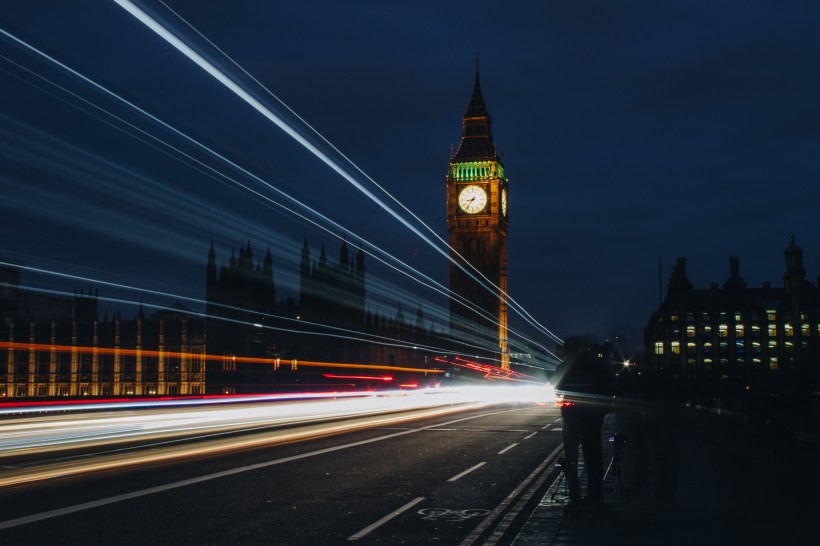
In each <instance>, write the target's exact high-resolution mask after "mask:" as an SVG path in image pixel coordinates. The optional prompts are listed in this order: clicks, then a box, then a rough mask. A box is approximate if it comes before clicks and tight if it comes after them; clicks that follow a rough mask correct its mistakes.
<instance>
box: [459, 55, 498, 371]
mask: <svg viewBox="0 0 820 546" xmlns="http://www.w3.org/2000/svg"><path fill="white" fill-rule="evenodd" d="M507 186H508V180H507V178H506V176H505V174H504V165H503V164H502V162H501V160H500V159H499V157H498V154H497V152H496V149H495V142H494V141H493V135H492V128H491V123H490V115H489V113H488V111H487V106H486V104H485V103H484V97H483V96H482V94H481V84H480V81H479V74H478V62H476V68H475V84H474V85H473V94H472V97H471V98H470V103H469V104H468V105H467V109H466V110H465V112H464V118H463V121H462V128H461V143H460V144H459V146H458V150H457V151H456V152H455V153H454V154H453V155H452V157H451V158H450V167H449V170H448V172H447V229H448V231H449V232H450V255H451V258H452V259H451V260H450V290H451V292H453V294H454V295H453V297H452V298H451V299H450V332H451V334H452V335H453V336H454V337H455V338H456V339H457V340H459V341H463V342H464V343H465V344H466V345H463V347H465V348H463V349H461V351H462V352H464V353H466V354H477V355H479V356H482V357H484V358H489V359H492V360H494V361H496V362H497V363H498V362H500V365H501V367H502V368H504V369H509V367H510V359H509V343H508V340H507V222H508V219H507V214H508V212H509V211H508V209H507V206H508V205H507V203H508V194H507V192H508V187H507ZM465 262H467V263H465ZM471 351H475V352H474V353H471Z"/></svg>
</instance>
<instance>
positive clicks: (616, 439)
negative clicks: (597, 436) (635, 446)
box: [609, 432, 626, 451]
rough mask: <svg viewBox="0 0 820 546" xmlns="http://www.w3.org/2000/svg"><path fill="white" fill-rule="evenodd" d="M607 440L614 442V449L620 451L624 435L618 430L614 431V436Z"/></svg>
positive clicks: (623, 442) (624, 438)
mask: <svg viewBox="0 0 820 546" xmlns="http://www.w3.org/2000/svg"><path fill="white" fill-rule="evenodd" d="M609 442H610V443H612V444H615V445H614V447H615V449H616V450H618V451H620V449H621V448H622V447H623V446H624V444H625V443H626V436H624V435H623V434H621V433H620V432H616V433H615V435H614V436H610V437H609Z"/></svg>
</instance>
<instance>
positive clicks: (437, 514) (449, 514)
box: [417, 508, 490, 521]
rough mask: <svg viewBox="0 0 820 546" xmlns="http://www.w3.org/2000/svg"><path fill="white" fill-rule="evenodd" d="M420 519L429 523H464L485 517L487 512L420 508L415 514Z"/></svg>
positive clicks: (480, 509) (481, 509)
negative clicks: (471, 519)
mask: <svg viewBox="0 0 820 546" xmlns="http://www.w3.org/2000/svg"><path fill="white" fill-rule="evenodd" d="M417 513H418V514H419V515H420V516H423V517H422V518H421V519H426V520H429V521H464V520H467V519H470V518H475V517H478V516H486V515H487V514H489V513H490V511H489V510H484V509H483V508H466V509H464V510H450V509H449V508H422V509H421V510H419V511H418V512H417Z"/></svg>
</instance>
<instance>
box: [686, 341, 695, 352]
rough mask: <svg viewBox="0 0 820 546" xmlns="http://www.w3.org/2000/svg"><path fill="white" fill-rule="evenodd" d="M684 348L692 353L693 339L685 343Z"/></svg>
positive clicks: (693, 350) (693, 347) (693, 349)
mask: <svg viewBox="0 0 820 546" xmlns="http://www.w3.org/2000/svg"><path fill="white" fill-rule="evenodd" d="M686 350H687V351H689V352H691V353H694V352H695V342H694V341H690V342H688V343H687V344H686Z"/></svg>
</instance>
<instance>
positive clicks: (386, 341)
mask: <svg viewBox="0 0 820 546" xmlns="http://www.w3.org/2000/svg"><path fill="white" fill-rule="evenodd" d="M0 265H6V266H10V267H17V268H19V269H23V270H26V271H32V272H36V273H45V274H49V275H52V276H55V277H62V278H69V279H72V280H77V281H83V282H92V283H97V284H100V285H103V286H111V287H114V288H120V289H126V290H132V291H135V292H140V293H144V294H151V295H154V296H166V297H172V298H176V299H178V300H182V301H186V302H189V303H196V304H202V305H204V304H205V303H207V302H206V301H205V300H201V299H197V298H190V297H187V296H183V295H180V294H171V293H167V292H161V291H156V290H150V289H146V288H139V287H134V286H126V285H122V284H118V283H113V282H109V281H103V280H100V279H92V278H88V277H81V276H77V275H70V274H67V273H61V272H57V271H48V270H44V269H41V268H35V267H30V266H24V265H20V264H14V263H10V262H4V261H2V260H0ZM0 286H9V287H10V288H17V286H16V285H15V286H11V285H7V284H5V283H2V282H0ZM22 288H26V289H27V290H31V291H33V292H41V293H46V294H51V295H58V296H71V295H72V294H70V293H68V292H65V291H61V290H49V289H43V288H38V287H25V286H24V287H22ZM95 297H97V298H98V299H100V300H103V301H109V302H112V303H126V304H129V305H132V306H144V307H149V308H153V309H157V310H162V309H167V305H159V304H152V303H147V302H142V301H134V300H125V299H120V298H112V297H106V296H95ZM215 306H216V307H219V308H222V309H228V310H232V311H240V312H244V313H252V314H254V315H256V316H257V317H265V318H269V319H274V320H279V321H283V322H289V323H295V324H298V325H299V326H301V327H300V328H299V329H295V328H284V327H282V326H270V325H263V324H259V323H257V322H247V321H241V320H237V319H231V318H226V317H222V316H218V315H216V316H209V315H207V314H206V313H195V315H196V316H199V317H203V318H213V319H218V320H221V321H225V322H232V323H234V324H242V325H245V326H254V327H257V328H263V329H268V330H275V331H278V332H288V333H299V334H306V335H312V336H317V337H329V338H336V339H346V340H352V341H362V342H367V343H373V344H376V345H382V346H391V347H402V348H411V347H412V348H414V349H419V350H424V351H429V352H434V353H439V354H448V353H451V352H452V351H451V350H450V349H447V348H444V347H435V346H429V345H424V344H419V343H411V342H408V341H403V340H401V339H396V338H390V337H386V336H381V335H378V334H371V333H368V332H362V331H358V330H351V329H349V328H341V327H338V326H333V325H329V324H323V323H318V322H311V321H307V320H302V319H295V318H291V317H286V316H282V315H273V314H270V313H261V312H259V311H256V310H251V309H245V308H240V307H232V306H229V305H223V304H216V305H215ZM305 326H311V327H317V328H322V329H325V330H330V332H322V331H315V330H308V329H305V328H304V327H305ZM462 345H463V346H469V345H468V344H466V343H462ZM470 347H473V348H475V347H474V346H470Z"/></svg>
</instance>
